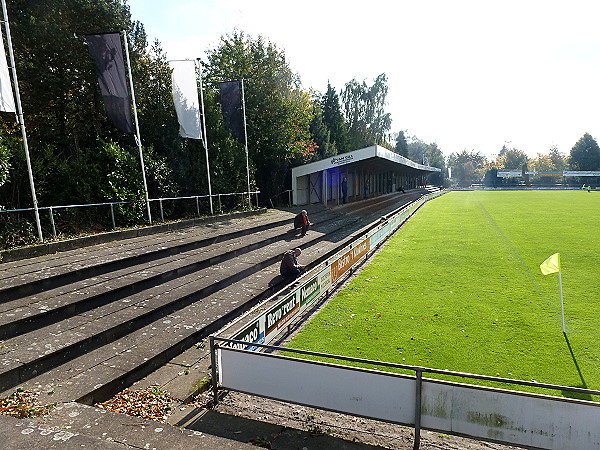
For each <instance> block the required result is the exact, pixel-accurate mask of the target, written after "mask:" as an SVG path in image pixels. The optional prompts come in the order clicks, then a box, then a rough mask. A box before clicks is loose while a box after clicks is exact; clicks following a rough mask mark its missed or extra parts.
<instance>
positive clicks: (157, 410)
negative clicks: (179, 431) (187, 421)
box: [96, 386, 174, 422]
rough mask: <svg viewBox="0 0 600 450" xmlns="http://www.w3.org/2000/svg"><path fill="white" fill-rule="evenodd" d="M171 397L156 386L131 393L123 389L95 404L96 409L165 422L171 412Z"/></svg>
mask: <svg viewBox="0 0 600 450" xmlns="http://www.w3.org/2000/svg"><path fill="white" fill-rule="evenodd" d="M173 400H174V399H173V397H171V395H170V394H169V393H168V392H165V391H162V390H160V389H159V387H158V386H149V387H147V388H146V389H138V390H135V391H131V390H129V389H125V390H124V391H122V392H120V393H118V394H117V395H115V396H114V397H113V398H111V399H110V400H108V401H106V402H104V403H97V404H96V407H98V408H102V409H105V410H107V411H112V412H117V413H122V414H128V415H130V416H136V417H142V418H144V419H150V420H157V421H159V422H165V421H166V419H167V416H168V415H169V414H170V413H171V411H172V406H171V404H172V403H173Z"/></svg>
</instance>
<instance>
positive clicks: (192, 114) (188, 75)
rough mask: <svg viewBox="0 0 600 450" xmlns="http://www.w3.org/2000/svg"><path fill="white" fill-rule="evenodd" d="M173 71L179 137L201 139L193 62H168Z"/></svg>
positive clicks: (174, 100) (194, 65)
mask: <svg viewBox="0 0 600 450" xmlns="http://www.w3.org/2000/svg"><path fill="white" fill-rule="evenodd" d="M169 65H170V66H171V69H172V70H173V72H172V75H171V79H172V82H173V103H174V104H175V111H176V112H177V120H178V121H179V135H180V136H181V137H185V138H190V139H202V126H201V116H200V102H199V100H198V84H197V82H196V64H195V62H194V61H169Z"/></svg>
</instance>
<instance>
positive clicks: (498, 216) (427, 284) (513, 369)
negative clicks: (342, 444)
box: [289, 191, 600, 400]
mask: <svg viewBox="0 0 600 450" xmlns="http://www.w3.org/2000/svg"><path fill="white" fill-rule="evenodd" d="M556 252H560V254H561V263H562V276H563V290H564V304H565V323H566V337H565V335H563V333H562V329H561V316H560V297H559V289H558V274H550V275H546V276H544V275H542V273H541V272H540V269H539V265H540V264H541V263H542V262H543V261H544V260H545V259H546V258H547V257H548V256H550V255H551V254H553V253H556ZM599 342H600V193H596V192H592V193H587V192H582V191H512V192H485V191H475V192H450V193H448V194H446V195H443V196H442V197H440V198H438V199H435V200H433V201H430V202H428V203H426V204H425V205H424V206H423V208H422V209H421V210H420V211H419V212H418V213H417V214H416V215H415V216H414V217H413V218H412V219H411V220H410V221H409V222H408V223H407V224H406V225H405V226H404V227H403V228H402V229H401V230H400V231H398V232H397V233H396V234H395V235H394V236H393V237H392V238H391V239H390V240H388V242H387V243H386V244H385V246H384V248H383V250H382V251H381V252H380V253H379V254H378V255H377V256H376V257H375V258H374V259H373V261H372V262H371V263H370V264H369V265H368V266H366V267H365V268H364V270H363V271H362V272H361V273H360V274H359V275H358V276H357V277H356V278H355V279H354V280H353V281H352V282H351V283H350V284H349V285H348V286H347V287H346V288H345V289H343V290H342V291H341V292H340V293H339V295H338V296H337V297H336V298H334V299H332V300H331V301H330V303H329V304H328V305H327V306H326V307H325V308H324V309H323V310H322V311H321V312H320V313H319V314H318V315H317V316H316V317H315V318H313V320H311V322H310V323H308V324H307V326H306V327H305V328H304V330H303V331H302V332H301V333H300V334H299V335H298V336H296V337H295V338H294V339H293V340H292V342H291V343H290V344H289V346H290V347H292V348H298V349H307V350H313V351H319V352H324V353H332V354H339V355H346V356H353V357H358V358H365V359H371V360H380V361H388V362H397V363H402V364H409V365H417V366H424V367H433V368H438V369H449V370H454V371H461V372H469V373H475V374H484V375H491V376H500V377H505V378H511V379H519V380H528V381H529V380H536V381H539V382H542V383H551V384H559V385H566V386H575V387H586V388H588V389H596V390H600V346H599V345H598V343H599ZM427 376H431V375H427ZM454 380H456V379H454ZM456 381H462V380H456ZM467 382H468V383H476V382H475V381H474V380H469V381H467ZM480 383H482V384H490V383H489V382H487V383H486V382H480ZM498 386H500V387H506V388H511V389H523V390H527V389H528V388H518V387H511V386H508V385H504V384H501V385H498ZM529 390H531V389H529ZM534 391H535V390H534ZM537 392H544V391H539V390H538V391H537ZM545 393H550V394H552V395H556V394H557V393H556V391H547V392H545ZM565 395H569V396H571V394H565ZM579 398H589V397H588V396H579ZM594 400H600V399H598V398H594Z"/></svg>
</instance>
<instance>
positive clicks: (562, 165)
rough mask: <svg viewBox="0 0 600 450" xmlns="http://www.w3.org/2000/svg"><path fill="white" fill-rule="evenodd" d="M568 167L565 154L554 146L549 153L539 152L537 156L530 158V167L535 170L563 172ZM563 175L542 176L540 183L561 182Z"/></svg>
mask: <svg viewBox="0 0 600 450" xmlns="http://www.w3.org/2000/svg"><path fill="white" fill-rule="evenodd" d="M566 167H567V162H566V158H565V156H564V155H563V154H562V153H560V152H559V151H558V148H557V147H556V146H553V147H552V148H551V149H550V151H549V152H548V153H547V154H542V153H538V154H537V156H536V157H535V158H533V159H531V160H529V168H530V169H531V170H533V171H534V172H546V173H548V172H550V173H552V172H556V173H558V172H562V171H563V170H565V169H566ZM561 178H562V176H541V177H540V179H539V183H540V184H544V185H551V184H555V183H557V182H559V181H560V180H561Z"/></svg>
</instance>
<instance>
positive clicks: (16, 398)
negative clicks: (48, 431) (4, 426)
mask: <svg viewBox="0 0 600 450" xmlns="http://www.w3.org/2000/svg"><path fill="white" fill-rule="evenodd" d="M37 397H38V394H37V393H35V392H32V391H30V390H27V389H22V388H19V389H17V390H16V391H15V392H13V393H12V394H10V395H9V396H8V397H4V398H1V399H0V414H3V415H5V416H12V417H18V418H20V419H23V418H27V417H35V416H42V415H44V414H48V412H50V410H51V409H52V408H53V407H54V406H55V405H56V403H52V404H50V405H45V406H42V405H39V404H38V403H37Z"/></svg>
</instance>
